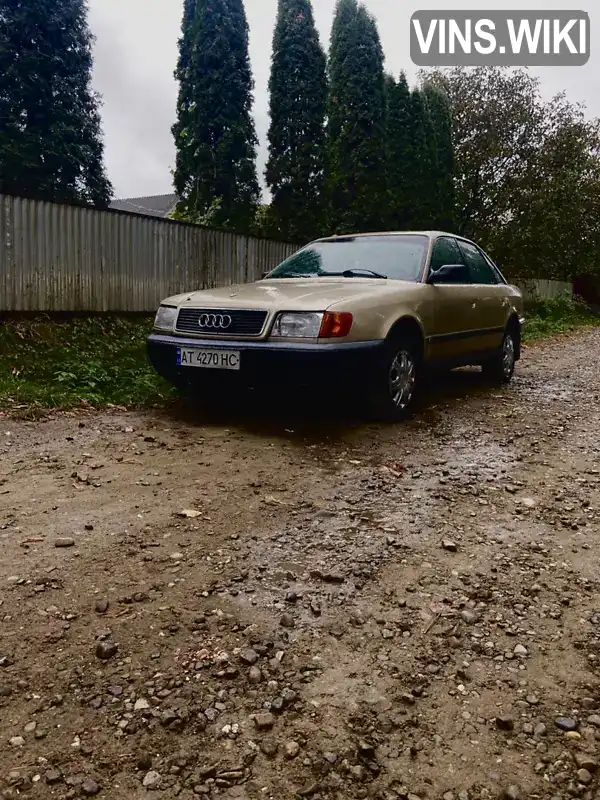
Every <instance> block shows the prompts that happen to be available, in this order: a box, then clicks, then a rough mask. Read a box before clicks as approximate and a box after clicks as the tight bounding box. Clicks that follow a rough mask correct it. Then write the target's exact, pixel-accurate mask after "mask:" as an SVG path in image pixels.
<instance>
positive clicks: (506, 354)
mask: <svg viewBox="0 0 600 800" xmlns="http://www.w3.org/2000/svg"><path fill="white" fill-rule="evenodd" d="M516 363H517V339H516V334H515V331H514V329H513V327H512V326H511V327H510V328H508V329H507V331H506V333H505V334H504V338H503V339H502V345H501V347H500V350H499V351H498V352H497V353H496V354H495V355H494V356H493V358H491V359H490V360H489V361H486V362H485V364H483V365H482V368H483V374H484V375H485V376H486V378H488V379H489V380H491V381H493V382H494V383H499V384H503V383H510V381H511V380H512V377H513V375H514V373H515V366H516Z"/></svg>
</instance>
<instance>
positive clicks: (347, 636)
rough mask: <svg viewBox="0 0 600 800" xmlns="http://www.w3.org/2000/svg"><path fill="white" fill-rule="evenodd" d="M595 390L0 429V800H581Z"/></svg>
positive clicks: (597, 339)
mask: <svg viewBox="0 0 600 800" xmlns="http://www.w3.org/2000/svg"><path fill="white" fill-rule="evenodd" d="M599 365H600V331H594V332H588V333H584V334H581V335H577V336H573V337H571V338H567V339H559V340H555V341H546V342H545V343H543V344H542V345H539V346H536V347H535V348H530V349H527V350H526V352H525V353H524V359H523V361H522V362H521V364H520V365H519V368H518V374H517V377H516V378H515V381H514V383H513V384H512V385H511V386H510V387H509V388H506V389H501V390H494V389H490V388H488V387H486V386H485V385H484V384H483V383H482V380H481V378H480V376H479V375H478V374H476V373H473V372H462V373H456V374H454V375H453V376H451V377H450V378H449V379H448V383H447V385H445V386H444V387H443V388H441V389H437V390H436V391H435V392H434V393H433V395H432V396H431V397H430V400H429V404H428V407H427V408H426V409H425V410H424V411H423V412H422V413H421V414H420V415H419V416H418V417H417V418H416V419H415V420H414V421H412V422H410V423H406V424H402V425H395V426H388V427H379V426H373V425H363V424H360V423H359V422H356V421H354V422H352V421H341V420H338V419H336V418H335V415H330V416H329V418H325V419H322V420H320V421H319V422H318V423H317V422H315V421H314V420H311V419H310V418H308V415H306V416H305V417H304V418H302V417H301V416H300V417H298V416H294V418H290V419H287V418H286V417H285V415H282V414H281V413H275V412H274V411H273V412H269V413H265V414H263V415H256V414H255V413H254V412H252V413H251V412H248V413H245V412H241V413H239V414H236V415H231V416H230V417H228V418H227V419H224V420H219V421H215V420H212V421H208V420H206V419H201V418H199V417H198V416H194V415H192V414H189V413H186V414H183V413H181V412H171V413H169V414H167V413H161V414H158V413H154V414H153V413H146V414H132V413H124V412H121V411H118V410H114V411H113V412H111V413H103V414H96V413H91V412H86V411H82V412H81V413H73V414H60V415H59V414H57V415H53V416H51V417H50V418H48V419H45V420H43V421H35V422H28V421H18V420H15V419H10V418H8V417H0V552H1V554H2V559H1V563H0V586H1V590H0V797H1V798H16V797H22V796H26V797H40V798H51V797H52V798H54V797H56V798H78V797H86V796H88V797H92V796H98V797H101V798H109V799H110V800H121V799H123V800H125V798H127V800H132V799H133V798H140V799H143V800H151V799H152V798H157V799H158V798H160V800H163V799H167V800H168V798H175V797H178V798H182V799H184V798H185V800H191V798H195V797H200V798H202V797H212V798H216V797H222V798H236V799H237V800H249V799H251V800H259V798H261V799H263V798H264V800H268V799H272V800H287V798H296V797H310V798H313V800H318V798H322V799H325V798H327V799H328V800H329V799H331V800H334V799H335V800H344V799H345V798H371V797H373V798H380V799H381V800H394V799H397V798H403V799H404V800H419V799H420V800H427V798H443V800H455V799H456V800H471V799H472V798H484V799H485V798H494V797H497V796H504V797H506V798H507V800H518V799H519V798H526V797H540V798H546V797H548V798H550V797H553V798H557V800H558V799H559V798H569V797H582V798H583V799H584V800H592V798H598V797H600V789H599V788H598V785H597V779H598V775H600V770H599V771H598V774H597V764H598V763H599V761H598V759H599V758H600V756H599V753H598V750H599V748H600V593H599V588H600V584H599V579H600V573H599V556H600V436H599V434H598V432H599V430H600V402H599V400H600V367H599ZM276 403H277V399H276V398H274V399H273V404H274V405H276Z"/></svg>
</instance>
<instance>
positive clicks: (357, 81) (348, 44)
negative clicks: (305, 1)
mask: <svg viewBox="0 0 600 800" xmlns="http://www.w3.org/2000/svg"><path fill="white" fill-rule="evenodd" d="M329 76H330V88H329V92H330V94H329V122H328V163H327V172H328V174H327V189H328V196H329V200H330V224H331V226H332V227H333V228H334V229H335V230H336V231H338V232H352V231H358V230H364V231H372V230H379V229H381V227H382V226H383V225H384V224H385V222H386V217H387V215H388V213H389V212H388V194H387V178H386V117H387V114H386V111H387V107H386V106H387V102H386V80H385V76H384V71H383V50H382V47H381V41H380V39H379V33H378V31H377V26H376V24H375V20H374V19H373V17H372V16H371V15H370V14H369V13H368V12H367V10H366V9H365V8H364V6H362V5H358V4H357V2H356V0H338V4H337V7H336V13H335V19H334V22H333V28H332V33H331V48H330V57H329Z"/></svg>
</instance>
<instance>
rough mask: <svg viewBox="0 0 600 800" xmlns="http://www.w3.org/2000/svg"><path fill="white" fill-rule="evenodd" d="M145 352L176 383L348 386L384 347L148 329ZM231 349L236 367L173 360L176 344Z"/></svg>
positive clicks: (367, 372)
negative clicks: (178, 333)
mask: <svg viewBox="0 0 600 800" xmlns="http://www.w3.org/2000/svg"><path fill="white" fill-rule="evenodd" d="M147 347H148V358H149V360H150V363H151V364H152V366H153V367H154V369H155V370H156V371H157V372H158V374H159V375H161V376H162V377H163V378H165V379H166V380H167V381H169V382H170V383H172V384H174V385H175V386H178V387H179V388H189V387H193V386H195V385H207V384H215V383H229V384H236V383H237V384H242V385H246V386H250V387H254V388H259V387H262V386H273V385H277V386H282V385H283V386H286V385H288V386H291V387H293V386H320V387H324V386H337V387H344V388H345V387H349V386H351V385H353V384H363V383H364V382H365V381H368V380H369V379H370V376H371V375H372V373H373V370H374V369H375V368H376V367H377V366H378V365H379V363H380V360H381V357H382V355H383V352H384V348H385V342H384V341H373V342H348V343H340V344H330V343H327V344H313V343H311V344H297V343H292V342H246V341H227V342H225V341H223V342H218V341H215V340H212V339H211V340H210V341H207V340H199V339H195V338H189V337H183V336H172V335H169V334H161V333H153V334H152V335H151V336H150V337H149V339H148V345H147ZM178 347H184V348H201V349H202V350H217V351H219V350H237V351H239V353H240V369H239V370H235V371H234V370H222V369H202V368H197V367H181V366H178V365H177V360H176V354H177V348H178Z"/></svg>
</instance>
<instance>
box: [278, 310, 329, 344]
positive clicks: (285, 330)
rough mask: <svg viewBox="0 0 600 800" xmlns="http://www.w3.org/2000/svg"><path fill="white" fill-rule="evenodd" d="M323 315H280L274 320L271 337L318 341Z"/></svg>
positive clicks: (287, 313)
mask: <svg viewBox="0 0 600 800" xmlns="http://www.w3.org/2000/svg"><path fill="white" fill-rule="evenodd" d="M322 322H323V314H315V313H310V314H299V313H289V312H286V313H284V314H280V315H279V316H278V317H277V319H276V320H275V325H274V326H273V332H272V334H271V335H272V336H282V337H286V338H290V339H318V338H319V331H320V330H321V324H322Z"/></svg>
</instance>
